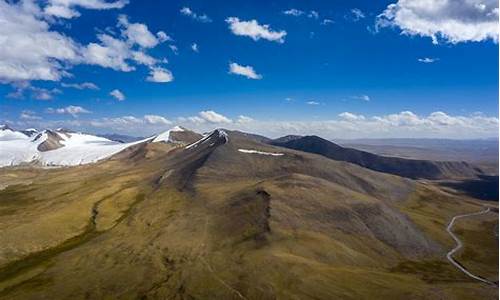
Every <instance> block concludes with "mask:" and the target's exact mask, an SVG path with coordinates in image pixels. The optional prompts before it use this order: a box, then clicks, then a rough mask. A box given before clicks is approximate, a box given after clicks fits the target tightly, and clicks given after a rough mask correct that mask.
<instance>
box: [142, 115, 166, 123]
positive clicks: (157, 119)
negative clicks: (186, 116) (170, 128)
mask: <svg viewBox="0 0 500 300" xmlns="http://www.w3.org/2000/svg"><path fill="white" fill-rule="evenodd" d="M144 121H145V122H146V123H147V124H151V125H170V124H172V122H171V121H169V120H167V119H166V118H164V117H162V116H158V115H145V116H144Z"/></svg>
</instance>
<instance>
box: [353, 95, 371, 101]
mask: <svg viewBox="0 0 500 300" xmlns="http://www.w3.org/2000/svg"><path fill="white" fill-rule="evenodd" d="M351 98H352V99H356V100H362V101H366V102H368V101H370V100H371V99H370V96H368V95H359V96H351Z"/></svg>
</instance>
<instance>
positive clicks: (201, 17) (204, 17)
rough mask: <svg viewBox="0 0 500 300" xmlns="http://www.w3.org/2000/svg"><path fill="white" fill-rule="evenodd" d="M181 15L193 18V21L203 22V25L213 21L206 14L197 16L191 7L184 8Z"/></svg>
mask: <svg viewBox="0 0 500 300" xmlns="http://www.w3.org/2000/svg"><path fill="white" fill-rule="evenodd" d="M180 12H181V14H183V15H185V16H188V17H191V18H192V19H194V20H196V21H198V22H202V23H210V22H212V19H210V18H209V17H208V16H207V15H205V14H201V15H200V14H197V13H195V12H194V11H193V10H192V9H191V8H189V7H183V8H181V10H180Z"/></svg>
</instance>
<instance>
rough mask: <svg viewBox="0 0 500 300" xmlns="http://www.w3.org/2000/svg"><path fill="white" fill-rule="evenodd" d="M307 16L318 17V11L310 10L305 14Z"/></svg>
mask: <svg viewBox="0 0 500 300" xmlns="http://www.w3.org/2000/svg"><path fill="white" fill-rule="evenodd" d="M307 17H308V18H313V19H318V18H319V13H318V12H317V11H315V10H311V11H310V12H309V14H307Z"/></svg>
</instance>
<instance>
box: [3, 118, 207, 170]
mask: <svg viewBox="0 0 500 300" xmlns="http://www.w3.org/2000/svg"><path fill="white" fill-rule="evenodd" d="M201 137H202V136H201V135H200V134H198V133H195V132H193V131H189V130H187V129H185V128H181V127H174V128H172V129H170V130H167V131H165V132H163V133H160V134H158V135H156V136H152V137H150V138H146V139H142V140H138V141H137V140H136V141H133V142H126V143H124V142H123V141H115V140H111V139H107V138H105V137H102V136H96V135H91V134H85V133H80V132H74V131H70V130H67V129H62V128H59V129H56V130H50V129H46V130H43V131H41V132H38V131H35V130H31V129H30V130H24V131H16V130H14V129H12V128H10V127H8V126H6V125H2V126H0V167H3V166H16V165H25V164H38V165H42V166H74V165H83V164H89V163H94V162H97V161H100V160H103V159H106V158H109V157H111V156H113V155H115V154H117V153H119V152H121V151H123V150H125V149H127V148H129V147H132V146H134V145H136V144H138V143H149V142H153V143H167V144H171V145H181V146H183V145H187V144H190V143H193V142H195V141H197V140H199V139H200V138H201Z"/></svg>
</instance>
